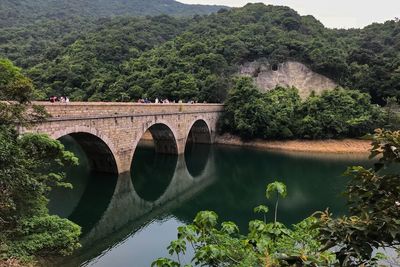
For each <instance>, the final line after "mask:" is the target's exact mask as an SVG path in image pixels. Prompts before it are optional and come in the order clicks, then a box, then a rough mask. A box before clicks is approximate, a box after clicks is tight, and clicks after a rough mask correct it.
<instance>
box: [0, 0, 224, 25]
mask: <svg viewBox="0 0 400 267" xmlns="http://www.w3.org/2000/svg"><path fill="white" fill-rule="evenodd" d="M222 7H223V6H215V5H213V6H211V5H187V4H182V3H180V2H177V1H173V0H151V1H145V2H144V1H139V0H130V1H124V0H115V1H113V2H110V1H106V0H97V1H91V0H83V1H53V0H35V1H33V0H22V1H18V2H15V1H12V0H4V1H2V2H1V3H0V25H2V26H12V25H18V24H22V25H24V24H29V23H34V22H35V21H37V20H39V19H41V18H48V19H58V20H60V19H71V18H73V17H84V18H104V17H113V16H121V15H133V16H146V15H161V14H170V15H178V16H185V15H186V16H190V15H194V14H208V13H211V12H216V11H218V10H219V9H220V8H222Z"/></svg>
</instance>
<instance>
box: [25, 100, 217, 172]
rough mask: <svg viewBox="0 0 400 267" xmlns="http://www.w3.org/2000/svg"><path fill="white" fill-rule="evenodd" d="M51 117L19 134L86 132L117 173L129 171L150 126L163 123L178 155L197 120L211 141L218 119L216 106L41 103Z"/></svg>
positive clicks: (54, 135)
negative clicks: (102, 147) (109, 154)
mask: <svg viewBox="0 0 400 267" xmlns="http://www.w3.org/2000/svg"><path fill="white" fill-rule="evenodd" d="M35 104H40V105H44V106H45V107H46V109H47V111H48V112H49V113H50V114H51V115H52V118H50V119H48V120H47V121H45V122H41V123H37V124H34V125H33V126H32V127H31V128H20V129H19V131H20V133H24V132H37V133H47V134H48V135H49V136H51V137H52V138H55V139H58V138H60V137H62V136H64V135H68V134H71V133H87V134H89V135H93V136H96V137H98V138H100V139H101V140H102V141H103V142H104V143H105V144H107V146H108V148H109V149H110V151H111V152H112V155H113V156H114V159H115V161H116V165H117V171H118V173H123V172H127V171H129V170H130V166H131V162H132V158H133V154H134V151H135V148H136V146H137V144H138V142H139V141H140V139H141V137H142V136H143V134H144V133H145V132H146V131H147V129H149V128H150V127H151V126H152V125H155V124H164V125H166V126H167V127H168V128H169V129H170V130H171V132H172V134H173V136H174V139H175V141H176V146H177V153H178V154H182V153H184V150H185V145H186V141H187V138H188V134H189V132H190V129H191V128H192V126H193V124H194V123H195V122H196V121H199V120H203V121H204V122H205V123H206V124H207V126H208V128H209V130H210V136H211V139H212V140H211V142H213V139H214V137H215V132H216V125H217V121H218V118H219V116H220V114H221V112H222V110H223V105H219V104H135V103H83V102H73V103H68V104H64V103H47V102H46V103H42V102H36V103H35Z"/></svg>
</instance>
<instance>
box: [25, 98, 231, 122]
mask: <svg viewBox="0 0 400 267" xmlns="http://www.w3.org/2000/svg"><path fill="white" fill-rule="evenodd" d="M33 103H34V104H36V105H41V106H44V107H45V108H46V110H47V111H48V112H49V113H50V114H51V115H52V118H54V119H56V118H81V117H116V116H143V115H145V116H147V115H155V114H160V115H171V114H183V113H207V112H221V111H222V110H223V105H222V104H181V103H170V104H141V103H123V102H69V103H50V102H33Z"/></svg>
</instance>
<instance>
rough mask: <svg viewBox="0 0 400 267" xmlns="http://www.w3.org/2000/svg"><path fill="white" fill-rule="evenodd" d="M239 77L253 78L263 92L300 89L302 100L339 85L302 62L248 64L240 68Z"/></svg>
mask: <svg viewBox="0 0 400 267" xmlns="http://www.w3.org/2000/svg"><path fill="white" fill-rule="evenodd" d="M239 75H242V76H249V77H253V79H254V81H255V82H256V84H257V86H258V87H259V88H260V90H262V91H263V92H266V91H269V90H272V89H274V88H275V87H276V86H278V85H280V86H284V87H290V86H294V87H296V88H297V89H299V94H300V97H301V98H302V99H304V98H306V97H307V96H309V95H310V94H311V92H312V91H315V93H317V94H320V93H322V92H323V91H325V90H332V89H334V88H335V87H336V86H337V84H336V83H335V82H334V81H332V80H331V79H329V78H327V77H325V76H323V75H321V74H318V73H316V72H313V71H312V70H311V69H309V68H308V67H307V66H306V65H304V64H302V63H300V62H294V61H288V62H285V63H281V64H277V65H271V64H269V63H267V62H266V61H261V60H260V61H253V62H247V63H244V64H243V65H241V66H240V69H239Z"/></svg>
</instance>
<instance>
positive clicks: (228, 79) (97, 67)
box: [0, 4, 400, 104]
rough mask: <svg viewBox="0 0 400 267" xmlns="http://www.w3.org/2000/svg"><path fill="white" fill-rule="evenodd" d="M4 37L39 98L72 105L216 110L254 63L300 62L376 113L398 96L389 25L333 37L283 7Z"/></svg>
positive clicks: (3, 45)
mask: <svg viewBox="0 0 400 267" xmlns="http://www.w3.org/2000/svg"><path fill="white" fill-rule="evenodd" d="M1 33H2V34H0V36H1V37H0V55H2V56H5V57H8V58H10V59H11V60H13V61H15V62H16V63H17V64H18V65H20V66H23V67H24V68H26V69H27V71H26V74H27V75H28V77H30V78H31V79H32V80H33V81H34V84H35V85H36V86H37V88H39V89H40V90H41V91H43V92H45V94H47V95H50V94H68V95H71V96H72V97H71V98H72V99H76V100H104V101H111V100H112V101H121V100H122V98H121V95H124V96H125V95H127V97H124V98H123V99H124V100H125V101H130V100H134V99H136V98H139V97H149V98H155V97H168V98H171V99H176V100H177V99H178V98H181V99H192V100H199V101H210V102H221V101H223V100H224V99H225V97H226V95H227V91H228V90H229V88H231V87H232V84H233V83H232V77H233V76H234V75H235V74H236V73H237V71H238V67H239V66H240V64H241V63H243V62H249V61H253V60H257V59H265V60H267V62H269V63H270V64H271V65H273V64H276V63H281V62H285V61H287V60H295V61H299V62H302V63H304V64H306V65H307V66H308V67H310V68H311V69H312V70H314V71H316V72H318V73H321V74H323V75H326V76H328V77H329V78H331V79H333V80H334V81H335V82H336V83H337V84H339V85H340V86H342V87H344V88H351V89H357V90H360V91H362V92H366V93H368V94H370V96H371V101H372V102H373V103H379V104H385V103H386V100H385V99H386V98H387V97H397V96H398V92H399V89H400V88H399V84H400V82H399V81H400V80H399V79H400V74H399V73H400V71H399V68H400V54H399V53H400V52H399V51H400V49H399V48H400V22H399V21H396V20H390V21H387V22H385V23H383V24H378V23H375V24H372V25H370V26H367V27H365V28H364V29H351V30H335V29H328V28H325V27H324V26H323V25H322V24H321V23H320V22H319V21H318V20H316V19H315V18H314V17H312V16H300V15H299V14H298V13H297V12H296V11H294V10H292V9H290V8H288V7H283V6H271V5H268V6H266V5H264V4H248V5H246V6H244V7H242V8H232V9H229V10H227V9H221V10H220V11H218V12H217V13H214V14H210V15H200V16H199V15H197V16H194V17H192V18H170V17H167V16H158V17H152V18H150V17H147V18H133V17H124V18H102V19H97V20H96V19H93V18H86V17H85V18H80V19H76V18H74V19H70V20H62V19H61V20H59V21H57V22H54V23H53V21H50V20H49V19H46V18H44V19H41V20H39V21H37V23H36V22H35V23H34V24H29V25H23V26H15V27H5V28H2V29H1Z"/></svg>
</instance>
